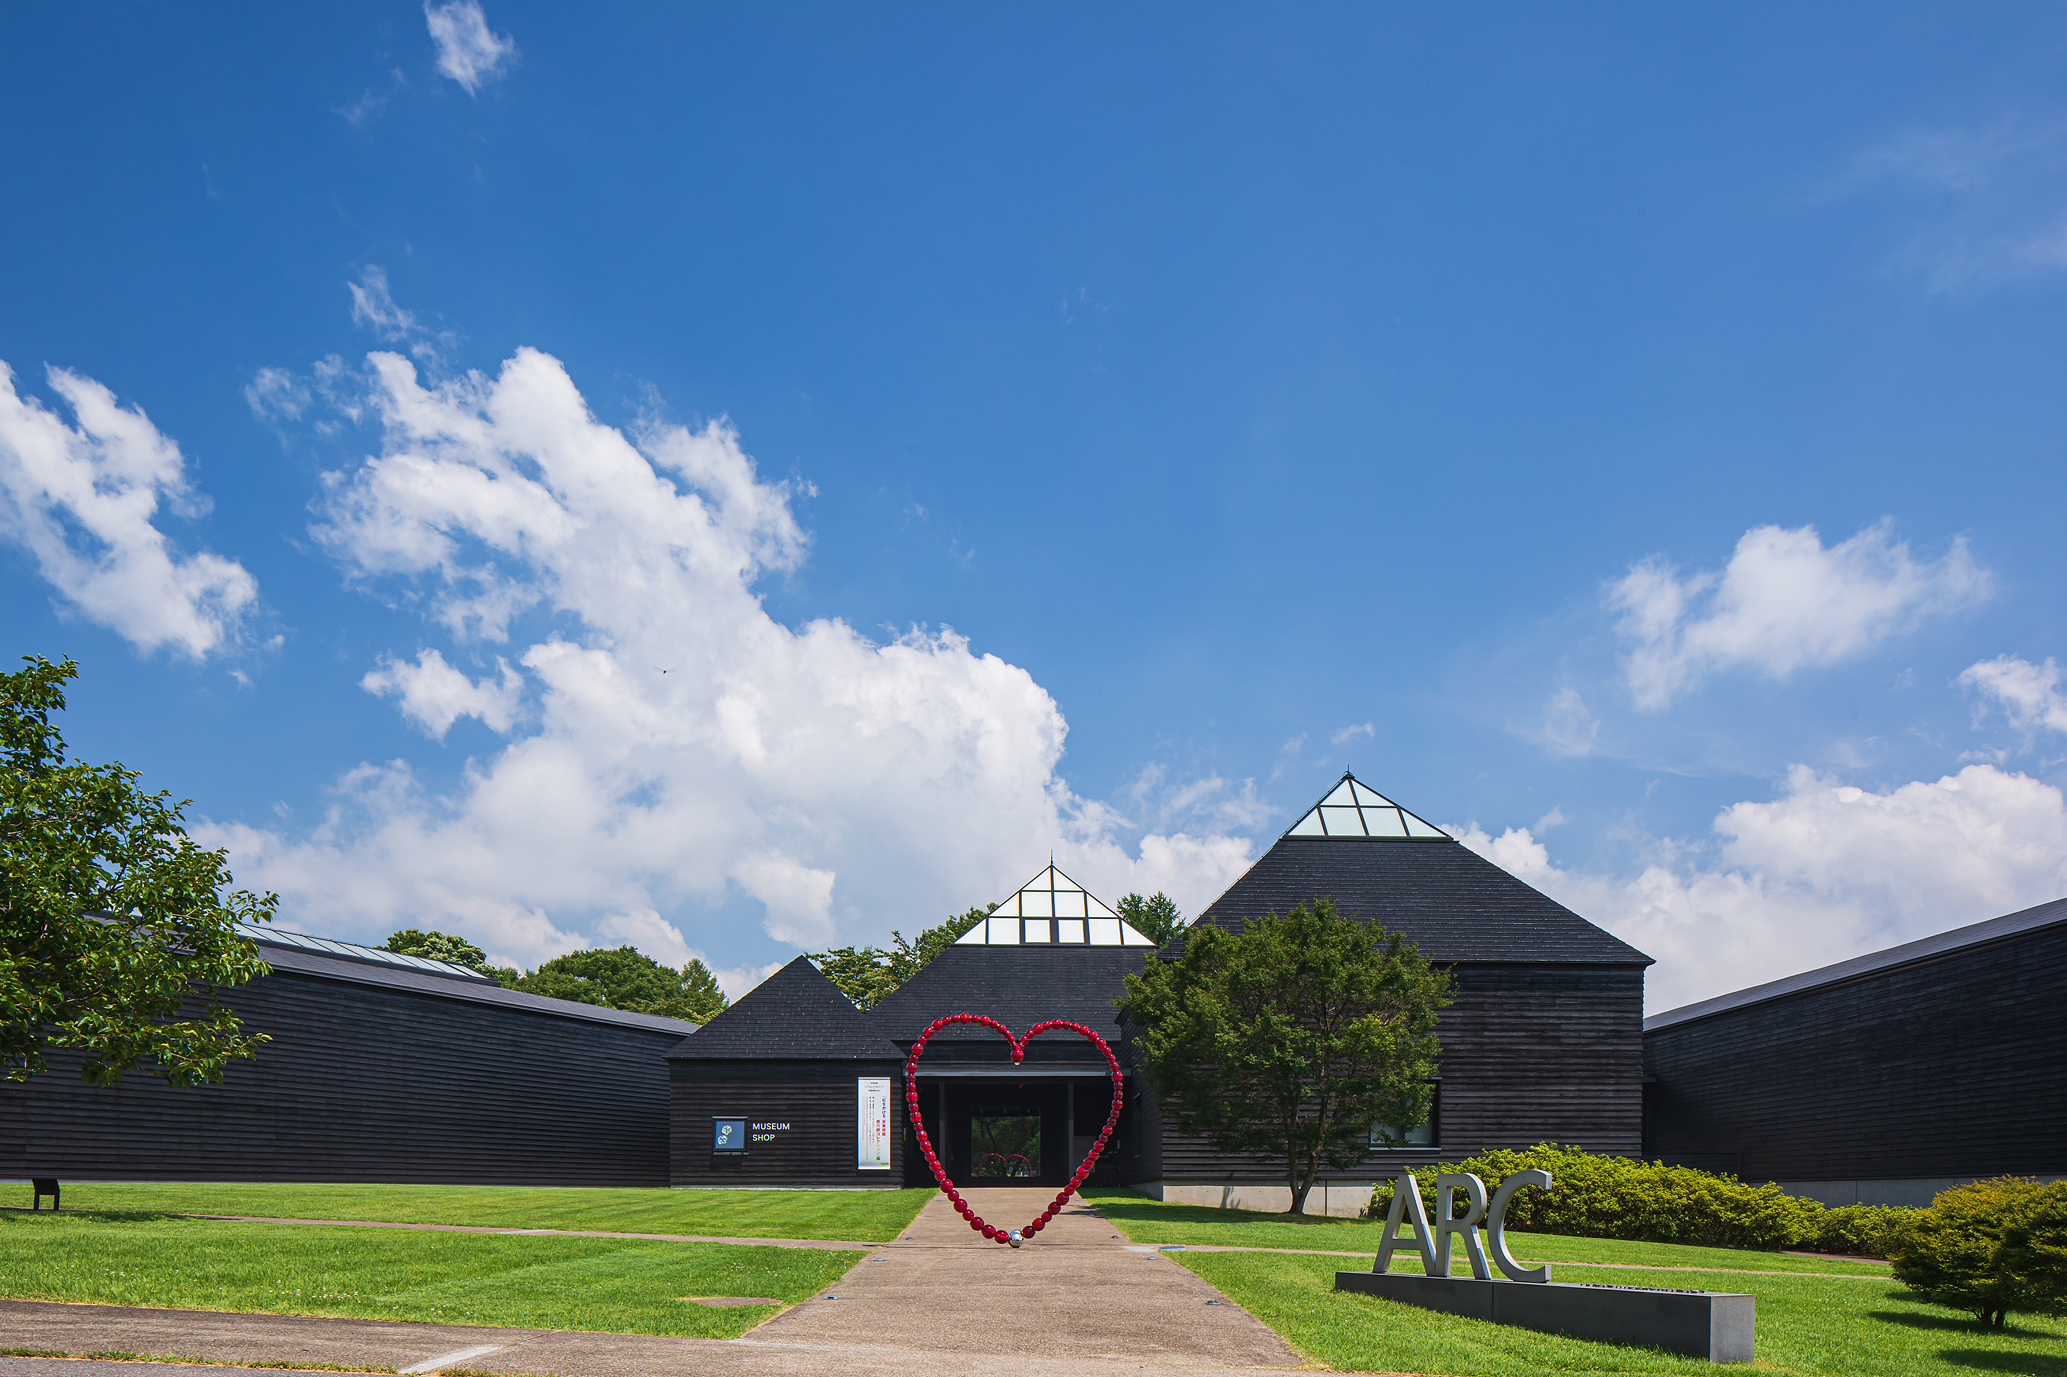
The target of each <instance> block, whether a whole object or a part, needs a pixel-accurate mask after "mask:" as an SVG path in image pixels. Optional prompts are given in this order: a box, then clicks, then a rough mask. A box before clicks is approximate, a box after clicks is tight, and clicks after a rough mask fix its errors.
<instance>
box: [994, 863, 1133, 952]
mask: <svg viewBox="0 0 2067 1377" xmlns="http://www.w3.org/2000/svg"><path fill="white" fill-rule="evenodd" d="M955 945H956V946H959V947H1018V946H1056V945H1061V946H1077V947H1152V946H1154V945H1155V943H1153V942H1151V941H1149V940H1148V939H1147V938H1146V937H1143V936H1142V935H1141V934H1140V933H1138V932H1136V931H1134V929H1133V928H1131V927H1129V926H1127V924H1126V922H1125V921H1124V920H1122V919H1121V917H1120V915H1119V914H1117V913H1115V912H1113V911H1112V909H1110V908H1108V907H1107V906H1106V905H1105V904H1104V903H1103V902H1102V901H1101V900H1100V899H1099V898H1098V896H1097V895H1095V894H1091V893H1089V892H1088V891H1086V890H1085V888H1084V887H1083V886H1082V885H1080V884H1078V883H1077V882H1076V881H1075V880H1072V879H1071V878H1069V876H1067V875H1065V874H1063V873H1062V872H1061V871H1059V870H1057V869H1056V868H1055V867H1054V865H1053V864H1052V863H1051V864H1050V865H1049V866H1048V868H1047V869H1046V870H1043V871H1042V872H1041V873H1040V874H1038V875H1036V876H1034V877H1033V878H1032V879H1031V880H1028V881H1027V882H1026V883H1025V884H1023V885H1021V886H1020V887H1019V889H1018V890H1017V891H1016V892H1014V893H1013V895H1012V897H1011V898H1009V899H1007V900H1005V901H1004V902H1003V903H1001V904H999V905H998V906H997V907H995V908H993V909H992V910H991V911H990V917H988V918H986V919H984V920H983V921H982V922H980V923H978V924H977V925H976V926H975V927H973V928H970V929H969V930H968V931H967V932H965V933H963V934H962V935H961V937H959V938H957V939H956V941H955Z"/></svg>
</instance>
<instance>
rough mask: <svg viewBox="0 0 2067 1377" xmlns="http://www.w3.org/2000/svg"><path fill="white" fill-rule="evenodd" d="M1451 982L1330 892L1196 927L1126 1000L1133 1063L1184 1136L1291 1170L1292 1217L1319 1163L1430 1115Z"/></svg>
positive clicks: (1342, 1159)
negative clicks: (1235, 922)
mask: <svg viewBox="0 0 2067 1377" xmlns="http://www.w3.org/2000/svg"><path fill="white" fill-rule="evenodd" d="M1449 989H1450V979H1449V976H1448V975H1447V974H1445V973H1444V972H1441V971H1438V970H1436V969H1434V968H1433V967H1431V966H1430V965H1429V964H1428V961H1427V960H1426V959H1425V958H1424V957H1423V956H1422V955H1421V953H1420V952H1419V951H1418V950H1417V949H1416V948H1415V947H1414V945H1413V944H1412V943H1410V942H1408V941H1407V940H1406V939H1405V938H1403V937H1401V936H1400V935H1399V934H1397V933H1390V932H1386V931H1385V930H1384V929H1382V928H1380V927H1378V926H1376V925H1375V924H1374V925H1372V926H1369V927H1364V926H1361V925H1359V924H1357V923H1354V922H1352V921H1350V920H1349V919H1347V918H1345V917H1343V916H1342V915H1341V914H1340V913H1339V912H1337V911H1336V908H1335V905H1334V903H1333V902H1332V901H1330V900H1327V899H1320V900H1316V901H1315V902H1314V903H1313V904H1311V905H1307V904H1301V905H1299V906H1298V907H1296V908H1294V909H1293V910H1292V911H1291V912H1290V913H1286V914H1282V915H1280V914H1276V913H1273V914H1270V915H1268V916H1267V917H1264V918H1259V919H1251V920H1249V922H1248V923H1247V924H1246V925H1245V926H1244V928H1243V930H1242V931H1241V932H1239V933H1233V932H1228V931H1226V930H1225V929H1223V928H1220V927H1217V926H1215V925H1213V924H1210V923H1207V924H1201V925H1199V926H1196V927H1194V928H1192V929H1191V933H1190V936H1189V937H1188V938H1187V939H1186V940H1185V944H1184V952H1183V955H1181V956H1179V957H1178V958H1177V959H1176V960H1174V961H1161V960H1154V959H1151V960H1150V961H1149V962H1148V963H1147V967H1146V969H1144V970H1143V971H1142V973H1141V974H1140V975H1130V976H1128V977H1127V982H1126V993H1125V994H1124V995H1123V996H1122V997H1121V998H1120V999H1119V1000H1118V1001H1116V1002H1117V1003H1118V1004H1119V1006H1120V1009H1121V1012H1122V1014H1123V1015H1124V1016H1125V1019H1126V1022H1127V1024H1128V1027H1129V1032H1130V1036H1131V1037H1132V1039H1133V1040H1134V1041H1135V1044H1136V1047H1137V1049H1138V1053H1137V1060H1136V1064H1137V1065H1138V1066H1140V1067H1141V1069H1142V1071H1143V1074H1144V1075H1145V1077H1146V1079H1147V1081H1148V1084H1149V1086H1150V1088H1151V1089H1152V1090H1154V1091H1155V1093H1156V1096H1157V1098H1158V1099H1159V1100H1160V1101H1161V1103H1162V1107H1163V1112H1164V1113H1165V1114H1167V1115H1169V1116H1170V1117H1171V1119H1172V1121H1173V1122H1174V1123H1175V1124H1176V1126H1177V1127H1178V1129H1179V1131H1181V1132H1184V1133H1188V1134H1193V1135H1196V1136H1198V1137H1201V1138H1204V1139H1205V1140H1206V1141H1207V1142H1209V1143H1211V1144H1212V1145H1213V1146H1214V1147H1215V1148H1217V1149H1218V1150H1220V1151H1221V1152H1226V1153H1235V1154H1240V1155H1244V1156H1250V1155H1253V1156H1258V1157H1266V1158H1274V1159H1276V1160H1279V1161H1282V1162H1283V1163H1284V1164H1285V1184H1286V1185H1287V1186H1289V1187H1290V1188H1291V1192H1292V1213H1294V1214H1303V1213H1305V1210H1306V1193H1307V1192H1308V1191H1309V1190H1311V1189H1312V1187H1313V1183H1314V1180H1315V1178H1316V1177H1318V1176H1319V1174H1320V1171H1321V1168H1322V1167H1323V1166H1329V1167H1334V1168H1336V1169H1338V1170H1339V1169H1343V1168H1348V1167H1352V1166H1355V1165H1356V1164H1357V1163H1358V1162H1360V1161H1362V1160H1363V1158H1364V1156H1365V1155H1366V1154H1367V1153H1368V1152H1369V1151H1370V1136H1369V1135H1370V1134H1371V1133H1372V1132H1373V1131H1374V1130H1373V1127H1372V1126H1373V1125H1374V1124H1391V1125H1395V1126H1396V1127H1397V1129H1399V1130H1404V1129H1409V1128H1413V1127H1416V1126H1418V1125H1420V1124H1422V1123H1424V1122H1426V1121H1427V1118H1428V1107H1429V1093H1430V1092H1429V1084H1428V1083H1429V1079H1430V1077H1432V1076H1433V1075H1434V1074H1435V1069H1436V1063H1437V1058H1438V1056H1439V1055H1440V1051H1441V1049H1440V1048H1439V1046H1438V1045H1437V1043H1436V1038H1435V1024H1436V1014H1437V1010H1439V1009H1442V1008H1443V1007H1445V1006H1446V1005H1448V1004H1449V1003H1450V994H1449Z"/></svg>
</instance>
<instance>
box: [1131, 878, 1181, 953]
mask: <svg viewBox="0 0 2067 1377" xmlns="http://www.w3.org/2000/svg"><path fill="white" fill-rule="evenodd" d="M1119 912H1120V917H1122V918H1124V919H1126V921H1127V926H1128V927H1130V928H1132V929H1134V931H1136V932H1138V933H1140V934H1141V935H1142V936H1143V937H1146V938H1148V939H1149V940H1150V941H1152V942H1154V943H1155V944H1156V945H1157V946H1159V947H1161V946H1166V945H1168V944H1169V942H1170V940H1171V939H1172V938H1174V937H1177V936H1179V935H1181V934H1182V933H1183V932H1184V915H1183V914H1181V913H1179V912H1178V911H1177V901H1176V900H1174V899H1172V898H1171V897H1170V896H1169V895H1167V894H1164V893H1163V892H1162V891H1160V890H1158V891H1157V892H1156V896H1155V897H1154V898H1153V899H1144V898H1142V897H1141V896H1140V895H1139V894H1129V895H1127V896H1126V897H1125V898H1123V899H1121V900H1120V902H1119Z"/></svg>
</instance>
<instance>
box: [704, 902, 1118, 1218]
mask: <svg viewBox="0 0 2067 1377" xmlns="http://www.w3.org/2000/svg"><path fill="white" fill-rule="evenodd" d="M1152 950H1153V944H1152V943H1151V942H1150V941H1149V940H1148V939H1147V938H1146V937H1143V936H1141V934H1139V933H1137V932H1135V931H1133V929H1131V928H1128V927H1127V926H1126V925H1125V924H1124V923H1122V922H1121V921H1120V918H1119V915H1118V914H1116V913H1114V912H1113V911H1112V910H1111V909H1110V908H1108V907H1106V906H1105V905H1104V904H1103V903H1100V902H1099V901H1098V900H1097V899H1096V898H1094V897H1092V896H1091V895H1089V894H1087V893H1085V892H1084V890H1083V889H1082V888H1081V887H1079V886H1078V885H1077V884H1076V883H1075V882H1074V881H1072V880H1070V879H1069V877H1068V876H1066V875H1063V874H1062V873H1061V872H1060V871H1058V870H1056V869H1055V868H1054V867H1053V866H1049V867H1048V868H1047V869H1045V870H1043V871H1042V872H1041V873H1040V875H1038V876H1036V877H1035V878H1034V879H1033V880H1031V881H1029V882H1028V883H1027V884H1026V885H1025V886H1024V887H1023V888H1021V889H1020V890H1019V891H1018V892H1016V893H1015V894H1013V895H1012V896H1011V897H1010V898H1009V899H1007V900H1006V901H1005V902H1004V903H1001V904H999V905H997V906H996V907H995V908H993V909H992V910H991V914H990V917H988V918H987V919H985V920H984V921H983V922H981V923H979V924H978V925H977V926H976V928H975V929H974V930H973V931H971V932H969V933H967V934H966V935H964V936H963V938H962V939H961V940H960V941H959V942H957V943H956V944H955V945H954V946H952V947H949V948H948V949H947V950H946V951H945V952H943V953H941V954H940V955H939V956H938V957H936V958H934V960H933V961H932V962H931V963H930V964H928V965H927V966H926V968H925V969H924V970H922V971H920V972H919V973H918V974H917V975H915V976H913V977H912V978H911V979H910V980H908V981H906V982H905V984H904V985H903V986H901V987H900V988H899V989H898V990H896V991H895V992H894V993H893V994H891V995H890V997H889V998H887V999H885V1000H884V1001H883V1002H882V1003H881V1004H879V1005H877V1006H876V1007H875V1008H874V1009H873V1010H871V1011H869V1012H867V1013H863V1012H861V1011H860V1010H858V1009H856V1008H855V1007H854V1005H853V1004H852V1003H850V1002H849V1001H848V999H847V998H846V996H844V995H842V994H841V993H840V992H839V991H838V990H837V989H835V988H834V986H833V984H832V982H831V981H829V980H827V979H826V978H825V976H824V975H822V974H821V973H820V972H819V971H818V969H817V968H816V967H814V966H813V965H812V964H811V963H810V962H809V961H808V960H806V959H805V958H803V957H798V958H797V959H796V960H795V961H792V962H791V963H790V964H789V965H787V966H785V967H783V968H782V969H781V970H780V971H778V972H777V973H776V974H774V975H772V976H770V977H769V978H768V979H767V980H765V981H763V982H762V983H761V984H760V985H759V986H757V987H755V988H754V989H753V990H751V991H749V992H748V993H747V994H746V995H745V996H744V997H742V998H741V999H740V1000H739V1001H738V1002H737V1003H736V1004H734V1005H732V1007H730V1008H729V1009H727V1010H725V1012H723V1013H722V1014H719V1015H718V1016H717V1017H716V1018H714V1019H712V1020H711V1021H710V1023H709V1024H707V1025H706V1026H705V1027H704V1028H703V1029H702V1030H701V1031H700V1032H698V1033H696V1034H695V1035H693V1036H691V1037H689V1038H686V1039H684V1040H683V1042H682V1044H681V1046H680V1047H678V1048H677V1049H675V1051H674V1052H673V1053H671V1054H670V1056H669V1058H668V1060H669V1062H670V1063H671V1064H672V1066H673V1076H674V1097H675V1121H674V1124H675V1144H674V1170H673V1176H672V1179H673V1181H674V1183H675V1184H676V1185H678V1186H703V1185H726V1184H731V1185H749V1184H750V1185H811V1186H849V1187H857V1186H858V1187H868V1186H876V1187H895V1186H904V1185H914V1186H917V1185H925V1184H928V1183H930V1182H931V1180H932V1173H931V1172H930V1171H929V1170H928V1169H927V1167H926V1166H925V1163H924V1161H923V1158H922V1157H921V1155H920V1154H919V1153H918V1152H917V1151H916V1144H917V1138H916V1135H915V1134H914V1133H913V1131H912V1130H911V1127H910V1116H909V1113H908V1111H907V1107H906V1104H905V1099H904V1091H905V1084H904V1070H903V1062H904V1059H905V1058H906V1057H907V1056H908V1055H909V1054H910V1051H911V1047H912V1044H913V1043H914V1042H916V1041H917V1040H918V1038H919V1035H920V1034H921V1033H922V1032H924V1030H925V1028H926V1025H927V1024H929V1023H931V1022H932V1021H933V1020H934V1019H935V1018H937V1017H940V1016H941V1015H944V1014H956V1013H974V1014H984V1015H987V1016H988V1017H991V1018H994V1019H997V1020H998V1021H999V1022H1001V1023H1003V1024H1004V1025H1005V1026H1006V1027H1008V1028H1010V1029H1011V1030H1012V1031H1013V1032H1014V1033H1018V1034H1024V1033H1025V1032H1026V1031H1027V1029H1029V1028H1031V1027H1033V1025H1034V1024H1036V1023H1039V1022H1042V1021H1044V1020H1046V1019H1053V1018H1061V1019H1069V1020H1071V1021H1073V1022H1079V1023H1083V1024H1086V1025H1087V1026H1089V1027H1092V1028H1094V1029H1096V1030H1097V1031H1098V1032H1099V1033H1101V1034H1102V1035H1104V1036H1105V1037H1106V1038H1107V1039H1108V1040H1109V1041H1114V1042H1116V1041H1117V1035H1118V1031H1119V1030H1118V1028H1117V1026H1116V1023H1115V1016H1116V1011H1115V1009H1114V1007H1113V998H1114V996H1115V995H1117V994H1118V993H1119V992H1120V978H1121V976H1122V974H1123V973H1124V972H1126V971H1127V970H1130V969H1132V970H1138V969H1140V965H1141V961H1142V958H1143V957H1144V956H1146V955H1148V954H1150V953H1151V952H1152ZM918 1087H919V1090H920V1094H921V1097H922V1098H921V1113H922V1115H923V1116H924V1119H925V1123H926V1131H927V1134H928V1136H929V1137H931V1138H932V1139H933V1143H934V1148H935V1150H936V1151H938V1152H939V1153H940V1154H941V1156H942V1157H943V1159H944V1160H945V1161H946V1163H947V1166H948V1171H949V1174H950V1175H951V1176H952V1177H953V1179H954V1180H956V1181H957V1182H962V1183H972V1182H973V1183H985V1182H996V1183H1005V1182H1010V1183H1013V1184H1026V1185H1035V1184H1042V1185H1058V1186H1059V1185H1060V1184H1062V1182H1063V1181H1065V1180H1066V1179H1068V1177H1069V1175H1070V1174H1071V1173H1072V1172H1073V1171H1075V1170H1076V1167H1077V1165H1078V1164H1079V1163H1080V1162H1082V1161H1083V1159H1084V1155H1085V1154H1086V1153H1087V1152H1088V1151H1089V1150H1090V1146H1091V1139H1092V1138H1094V1137H1095V1136H1096V1135H1097V1132H1098V1129H1099V1127H1100V1126H1101V1125H1103V1123H1104V1122H1105V1117H1106V1114H1107V1113H1108V1111H1109V1109H1110V1106H1111V1100H1112V1082H1111V1079H1110V1073H1109V1072H1108V1070H1107V1068H1106V1064H1105V1058H1104V1056H1103V1054H1101V1053H1100V1052H1099V1051H1098V1050H1097V1048H1096V1047H1094V1046H1093V1045H1092V1044H1090V1043H1089V1042H1087V1041H1085V1040H1084V1039H1083V1038H1081V1037H1080V1036H1078V1035H1076V1034H1074V1033H1070V1032H1068V1031H1066V1030H1060V1031H1056V1032H1051V1033H1047V1034H1043V1035H1042V1036H1041V1037H1039V1038H1036V1039H1034V1040H1033V1042H1032V1043H1031V1044H1029V1046H1028V1047H1027V1051H1026V1056H1025V1059H1024V1060H1023V1061H1022V1062H1021V1063H1019V1064H1017V1065H1015V1064H1014V1063H1013V1061H1012V1058H1011V1049H1010V1047H1009V1046H1008V1045H1007V1043H1006V1042H1005V1040H1004V1038H1002V1037H1000V1036H999V1035H998V1034H996V1033H995V1032H992V1031H991V1030H990V1029H988V1028H981V1027H969V1026H958V1027H955V1028H952V1029H949V1030H946V1031H945V1032H943V1033H942V1034H940V1035H938V1036H936V1037H934V1038H933V1039H932V1040H931V1041H930V1042H929V1043H928V1044H927V1048H926V1052H925V1056H924V1058H923V1060H922V1061H921V1064H920V1072H919V1077H918ZM884 1104H886V1105H887V1106H888V1117H887V1119H881V1118H877V1117H875V1116H876V1115H877V1112H878V1111H877V1108H876V1107H877V1106H878V1105H884ZM742 1134H743V1135H744V1138H743V1141H742V1139H741V1136H740V1135H742ZM1112 1179H1115V1180H1116V1179H1117V1177H1116V1176H1115V1177H1113V1178H1112Z"/></svg>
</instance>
